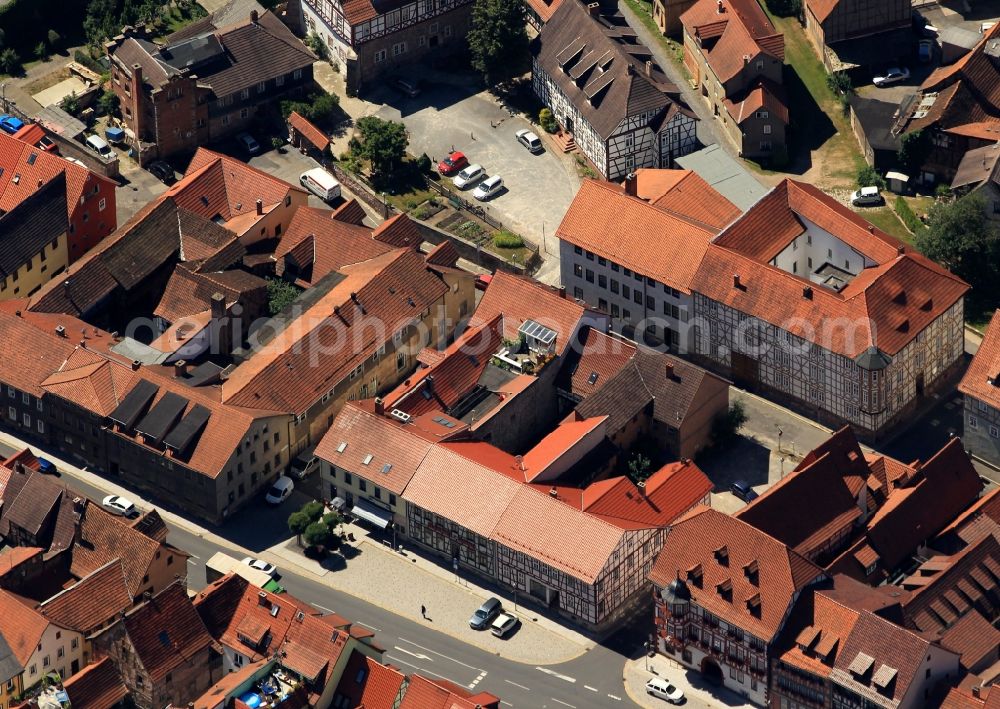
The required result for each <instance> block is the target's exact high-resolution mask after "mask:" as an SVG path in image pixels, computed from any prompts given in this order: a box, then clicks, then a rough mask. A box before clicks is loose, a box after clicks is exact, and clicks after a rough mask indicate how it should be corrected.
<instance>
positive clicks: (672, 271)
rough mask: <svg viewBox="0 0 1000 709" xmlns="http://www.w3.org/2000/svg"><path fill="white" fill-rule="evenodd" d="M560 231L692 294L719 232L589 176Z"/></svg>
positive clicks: (574, 241) (571, 239)
mask: <svg viewBox="0 0 1000 709" xmlns="http://www.w3.org/2000/svg"><path fill="white" fill-rule="evenodd" d="M720 199H721V197H720ZM556 235H557V236H558V237H559V238H560V239H563V240H564V241H568V242H569V243H571V244H573V245H574V246H579V247H581V248H584V249H588V250H589V251H593V252H594V253H596V254H597V255H599V256H603V257H604V258H607V259H610V260H612V261H614V262H615V263H618V264H621V265H622V266H624V267H625V268H630V269H632V270H635V271H637V272H639V273H643V274H646V275H648V276H651V277H654V278H656V279H657V280H658V281H661V282H662V283H666V284H667V285H669V286H672V287H673V288H676V289H677V290H681V291H684V292H685V293H690V292H691V281H692V278H693V277H694V275H695V273H696V272H697V269H698V264H699V263H700V262H701V259H702V256H703V255H704V253H705V250H706V249H707V248H708V244H709V241H710V240H711V238H712V237H713V236H714V235H715V230H714V229H713V228H711V227H709V226H708V225H707V224H702V223H700V222H695V221H693V220H691V219H688V218H686V217H682V216H680V215H677V214H674V213H668V212H665V211H663V210H661V209H657V208H656V207H653V206H651V205H649V204H647V203H645V202H644V201H642V200H640V199H636V198H634V197H630V196H628V195H625V194H623V193H622V192H621V190H620V189H619V188H618V187H617V186H616V185H612V184H611V183H606V182H598V181H597V180H584V181H583V184H582V185H581V186H580V190H579V192H577V193H576V197H574V198H573V202H572V204H570V207H569V210H567V212H566V215H565V216H564V217H563V220H562V222H561V223H560V224H559V227H558V228H557V229H556ZM651 239H652V242H651ZM498 275H499V274H498ZM495 281H496V276H494V282H495ZM491 287H492V286H491ZM488 290H489V289H487V291H488ZM543 324H544V323H543Z"/></svg>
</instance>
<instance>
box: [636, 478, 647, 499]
mask: <svg viewBox="0 0 1000 709" xmlns="http://www.w3.org/2000/svg"><path fill="white" fill-rule="evenodd" d="M635 486H636V487H637V488H638V489H639V494H640V495H642V496H643V497H645V496H646V481H645V480H642V481H640V482H638V483H636V485H635Z"/></svg>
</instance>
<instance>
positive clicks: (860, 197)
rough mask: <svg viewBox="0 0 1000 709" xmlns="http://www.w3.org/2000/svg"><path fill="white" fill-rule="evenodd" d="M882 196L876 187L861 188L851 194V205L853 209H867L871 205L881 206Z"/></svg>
mask: <svg viewBox="0 0 1000 709" xmlns="http://www.w3.org/2000/svg"><path fill="white" fill-rule="evenodd" d="M882 201H883V200H882V195H881V194H879V191H878V187H862V188H861V189H860V190H858V191H856V192H853V193H852V194H851V204H853V205H854V206H855V207H867V206H869V205H872V204H882Z"/></svg>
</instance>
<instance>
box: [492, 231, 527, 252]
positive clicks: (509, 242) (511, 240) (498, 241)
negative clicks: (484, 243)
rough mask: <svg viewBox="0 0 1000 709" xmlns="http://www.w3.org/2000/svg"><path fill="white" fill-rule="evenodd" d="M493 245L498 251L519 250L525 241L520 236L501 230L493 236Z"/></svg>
mask: <svg viewBox="0 0 1000 709" xmlns="http://www.w3.org/2000/svg"><path fill="white" fill-rule="evenodd" d="M493 245H494V246H496V247H497V248H498V249H519V248H521V247H522V246H524V239H522V238H521V235H520V234H515V233H514V232H511V231H507V230H506V229H501V230H500V231H498V232H497V233H496V234H495V235H494V236H493Z"/></svg>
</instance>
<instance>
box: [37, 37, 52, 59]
mask: <svg viewBox="0 0 1000 709" xmlns="http://www.w3.org/2000/svg"><path fill="white" fill-rule="evenodd" d="M48 58H49V46H48V45H47V44H45V42H39V43H38V44H36V45H35V59H38V60H39V61H43V62H44V61H45V60H46V59H48Z"/></svg>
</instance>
